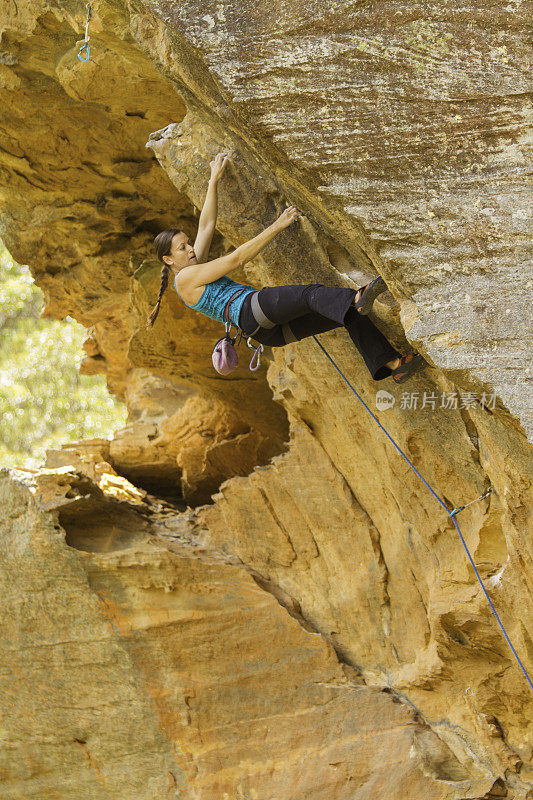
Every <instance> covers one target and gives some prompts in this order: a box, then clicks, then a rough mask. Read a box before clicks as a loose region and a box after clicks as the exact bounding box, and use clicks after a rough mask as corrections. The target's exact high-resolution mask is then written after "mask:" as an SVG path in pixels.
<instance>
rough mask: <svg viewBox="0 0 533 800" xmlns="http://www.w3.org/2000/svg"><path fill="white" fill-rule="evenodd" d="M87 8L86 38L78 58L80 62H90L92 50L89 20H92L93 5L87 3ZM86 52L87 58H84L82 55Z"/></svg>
mask: <svg viewBox="0 0 533 800" xmlns="http://www.w3.org/2000/svg"><path fill="white" fill-rule="evenodd" d="M86 8H87V21H86V23H85V38H84V40H83V45H82V46H81V48H80V51H79V53H78V58H79V59H80V61H88V60H89V52H90V48H89V20H90V19H91V4H90V3H87V5H86ZM84 50H86V51H87V58H84V57H83V56H82V53H83V51H84Z"/></svg>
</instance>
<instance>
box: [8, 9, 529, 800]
mask: <svg viewBox="0 0 533 800" xmlns="http://www.w3.org/2000/svg"><path fill="white" fill-rule="evenodd" d="M511 5H512V6H513V10H512V11H510V10H507V11H504V10H502V9H501V8H498V9H496V8H492V7H491V8H484V9H481V8H480V7H476V6H472V7H470V6H469V7H468V8H467V7H465V8H464V9H461V10H458V9H457V8H456V7H455V6H454V5H453V4H451V3H446V2H444V1H443V2H442V4H441V6H440V8H439V9H438V11H437V10H436V9H434V10H433V11H430V10H428V9H425V10H424V9H419V8H418V7H416V8H415V7H408V6H406V7H404V8H403V9H402V13H401V24H400V21H399V20H398V19H397V17H396V12H395V6H394V4H391V3H390V2H385V1H383V2H379V3H375V4H355V5H351V4H340V6H339V5H338V4H337V5H335V4H333V5H332V6H331V7H328V8H326V7H325V6H320V4H319V5H318V6H316V5H312V4H311V5H310V6H309V7H308V8H307V7H306V8H305V9H304V8H302V7H301V5H300V4H298V3H293V2H289V3H287V4H285V5H284V7H283V9H281V8H278V7H273V8H272V9H269V8H267V7H266V6H264V7H263V6H261V7H259V6H257V4H252V3H248V2H242V1H241V2H239V3H233V2H228V3H224V4H220V3H208V4H207V6H206V5H202V7H201V8H200V7H199V6H198V5H197V4H196V3H195V2H193V1H192V0H191V2H183V3H180V4H174V3H171V2H163V1H162V0H157V1H156V0H153V1H151V2H145V3H140V2H125V3H115V2H109V0H102V2H95V3H93V4H91V9H92V16H91V20H90V25H89V32H90V35H91V38H90V58H89V60H88V61H87V62H86V63H85V62H82V61H80V60H79V59H78V58H77V55H76V54H77V52H78V50H79V45H78V46H76V42H77V41H78V40H81V39H82V38H83V31H84V26H85V16H86V9H85V7H84V4H82V3H76V2H52V3H42V2H40V0H31V2H29V3H26V4H25V5H24V6H23V7H22V6H21V5H20V4H19V5H18V6H15V4H13V3H11V2H7V1H6V2H2V0H0V31H1V38H0V100H1V106H2V108H3V111H2V121H1V123H0V124H1V126H2V136H3V140H2V145H1V149H0V171H1V181H0V197H1V202H2V213H1V216H0V236H1V238H2V240H3V241H4V243H5V245H6V247H7V248H8V250H9V251H10V253H11V255H12V256H13V258H15V259H16V260H17V261H18V262H19V263H24V264H27V265H28V267H29V268H30V270H31V272H32V275H33V276H34V279H35V282H36V284H37V285H38V286H39V287H40V288H41V289H42V291H43V293H44V300H45V305H44V309H43V312H42V316H43V317H49V318H56V319H63V318H64V317H65V316H66V315H70V316H71V317H73V318H74V319H76V320H77V321H78V322H79V323H81V324H83V325H85V326H86V328H87V331H88V333H87V339H86V341H85V342H84V345H83V347H84V351H85V353H86V357H85V358H84V360H83V362H82V366H81V370H82V372H83V373H84V374H104V375H105V376H106V379H107V386H108V390H109V391H110V392H111V393H112V394H114V395H116V396H118V397H120V398H121V399H123V400H124V402H125V403H126V404H127V408H128V420H127V424H126V426H125V427H124V428H123V429H122V430H118V431H115V432H110V434H109V435H110V438H109V439H91V440H85V441H79V442H69V443H66V444H65V445H64V446H63V447H62V448H61V449H59V450H53V451H48V452H47V459H46V463H45V464H44V466H43V467H42V468H41V469H39V470H29V469H28V470H24V469H20V470H17V469H12V470H7V469H1V470H0V502H2V504H3V507H4V508H5V509H6V513H5V515H4V518H3V520H2V521H1V522H0V556H1V558H0V573H1V575H2V581H1V582H0V600H1V602H2V606H3V608H4V612H5V619H6V625H5V632H4V633H3V640H4V642H5V647H4V648H3V651H2V654H0V658H2V664H1V666H2V669H1V670H0V691H2V695H3V697H4V698H5V703H4V710H5V718H4V719H3V722H2V730H1V736H2V740H3V742H4V744H6V747H5V748H3V750H2V751H0V795H1V796H2V798H5V800H18V798H24V800H33V799H35V800H42V798H43V797H57V798H61V800H75V799H76V800H77V799H78V798H79V797H80V796H81V794H83V796H84V797H86V798H89V800H92V799H93V798H94V800H104V799H105V800H107V798H109V797H120V798H121V800H130V798H131V800H145V798H146V800H148V799H149V798H150V800H152V798H156V797H157V798H159V797H161V798H162V797H165V798H166V797H168V798H175V800H177V798H180V800H181V798H187V799H188V800H197V799H199V798H201V800H355V798H357V800H366V798H368V800H370V799H371V798H372V800H385V798H387V800H388V799H389V798H391V797H394V798H395V799H397V800H440V798H443V799H444V798H446V800H466V798H469V800H474V799H475V798H479V800H481V798H497V797H507V798H515V799H516V800H526V798H531V797H533V771H532V769H531V759H532V755H533V737H532V722H533V703H532V702H531V692H530V689H529V687H528V684H527V682H526V680H525V678H524V676H523V674H522V673H521V671H520V669H519V668H518V666H517V664H516V661H515V660H514V659H513V656H512V653H511V651H510V650H509V648H508V646H507V643H506V642H505V639H504V638H503V636H502V634H501V632H500V630H499V628H498V627H497V624H496V622H495V620H494V618H493V616H492V615H491V612H490V608H489V606H488V604H487V602H486V598H485V597H484V596H483V593H482V591H481V589H480V586H479V584H478V582H477V581H476V578H475V574H474V571H473V570H472V568H471V565H470V564H469V562H468V559H467V557H466V554H465V552H464V550H463V548H462V546H461V542H460V541H459V539H458V537H457V533H456V531H455V529H454V528H453V525H452V521H451V519H450V518H449V516H447V515H446V513H445V512H444V511H443V509H442V508H441V507H440V506H439V504H438V503H437V502H436V501H435V499H434V498H433V497H432V496H431V494H430V493H429V491H428V490H427V489H426V488H425V487H424V486H423V484H422V483H421V482H420V481H419V479H418V478H417V476H416V475H415V474H414V473H413V472H412V470H411V469H410V468H409V466H408V465H407V464H406V463H405V461H403V459H402V458H401V457H400V455H399V454H398V453H397V452H395V450H394V448H393V447H392V446H391V445H390V443H389V442H388V441H387V440H386V438H385V436H384V435H383V433H382V432H381V431H380V430H379V428H378V427H377V426H376V425H375V423H374V421H373V420H372V419H371V417H370V416H369V415H368V414H367V412H366V411H365V409H364V407H363V406H362V405H361V404H360V403H359V402H358V400H357V398H356V397H355V396H354V395H353V394H352V393H351V392H350V390H349V388H348V387H347V385H346V384H345V383H344V382H343V381H342V379H341V378H340V377H339V375H338V374H337V373H336V372H335V370H334V369H333V367H332V365H331V364H330V363H329V362H328V360H327V359H326V358H325V356H324V354H323V353H322V352H321V351H320V349H319V348H318V347H317V345H316V343H315V342H314V341H313V340H312V339H308V340H305V341H302V342H298V343H295V344H290V345H288V346H286V347H284V348H277V349H273V350H272V349H268V348H267V349H266V350H265V352H264V354H263V360H262V364H261V367H260V369H259V370H258V371H257V372H251V371H250V370H249V369H248V362H249V359H250V357H251V355H252V351H251V350H248V348H247V347H246V346H245V342H242V343H241V345H240V346H239V351H238V352H239V361H240V364H239V367H238V369H237V370H235V372H233V373H231V375H229V376H227V377H222V376H220V375H218V374H217V373H216V372H215V371H214V369H213V367H212V363H211V350H212V347H213V344H214V342H215V341H216V340H217V339H219V338H220V336H221V335H222V333H223V330H222V326H221V325H220V324H218V323H216V322H214V321H212V320H210V319H208V318H207V317H205V316H202V315H200V314H198V313H195V312H194V311H192V310H190V309H188V308H187V307H185V305H184V304H183V303H182V302H181V301H180V299H179V298H178V296H177V295H176V293H175V292H174V290H173V288H172V286H170V287H169V288H168V289H167V291H166V293H165V295H164V298H163V301H162V304H161V309H160V312H159V316H158V318H157V320H156V322H155V325H154V327H153V328H147V327H146V321H147V317H148V315H149V313H150V311H151V310H152V308H153V306H154V305H155V302H156V299H157V295H158V291H159V285H160V272H161V264H160V262H158V261H157V259H156V258H155V254H154V252H153V250H152V241H153V238H154V236H155V234H157V233H158V232H159V231H160V230H163V229H165V228H169V227H178V228H182V229H183V230H184V231H185V232H186V233H187V234H188V235H189V237H190V239H191V242H194V238H195V235H196V231H197V227H198V219H199V215H200V211H201V208H202V204H203V201H204V199H205V194H206V191H207V182H208V178H209V173H210V169H209V163H210V161H211V160H212V159H213V158H214V157H215V155H216V154H217V153H218V152H221V151H227V152H230V153H231V163H230V164H229V165H228V167H227V168H226V171H225V173H224V175H223V177H222V179H221V181H220V183H219V184H218V217H217V229H216V232H215V235H214V239H213V244H212V247H211V251H210V254H209V257H210V258H211V259H212V258H216V257H217V256H219V255H222V254H223V253H226V252H229V251H230V250H231V249H233V248H234V247H237V246H238V245H240V244H241V243H243V242H245V241H247V240H249V239H251V238H253V237H254V236H256V235H257V234H258V233H259V232H260V231H261V230H263V229H264V228H265V227H267V226H268V225H270V224H271V223H272V222H273V221H274V219H275V218H276V217H277V216H279V214H280V213H281V212H282V210H283V209H284V208H285V207H286V206H287V205H295V206H296V207H297V208H298V209H299V210H300V211H301V212H302V214H303V215H304V216H303V217H302V218H301V219H300V220H299V221H298V223H296V224H293V225H291V226H290V227H289V228H288V229H286V230H285V231H283V232H282V233H280V234H279V235H278V236H277V237H276V238H275V239H274V240H273V241H272V242H270V243H269V245H268V246H267V247H265V248H264V249H263V251H262V252H261V253H260V255H259V256H258V257H256V258H255V259H253V260H252V261H250V262H249V263H247V264H246V265H245V267H244V268H243V269H241V270H238V271H236V272H235V273H232V276H231V277H232V278H234V279H235V280H236V281H239V282H241V281H242V282H245V283H249V284H251V285H253V286H256V287H257V288H261V287H262V286H266V285H280V284H291V283H324V284H327V285H336V286H349V287H355V286H361V285H363V284H364V283H366V282H368V281H369V280H371V279H372V278H373V277H375V276H376V275H377V274H381V275H383V277H384V278H385V280H386V282H387V286H388V287H389V290H390V291H389V292H387V293H386V294H384V295H381V296H380V298H379V299H378V301H377V302H376V303H375V306H374V312H373V316H372V318H373V319H374V320H375V322H376V324H377V325H378V326H379V327H380V328H381V330H383V332H384V333H385V334H386V335H387V337H388V338H389V339H390V340H391V341H392V342H393V343H394V345H395V346H396V347H398V348H399V349H400V350H401V351H402V352H405V351H408V350H409V349H417V350H420V351H421V352H422V353H423V354H424V356H425V357H426V359H427V360H428V362H430V364H431V365H432V368H431V369H427V370H425V371H424V372H422V373H420V374H419V375H417V376H416V378H413V379H412V380H411V381H409V383H407V384H405V385H404V386H402V387H401V389H400V388H399V387H397V386H395V385H394V384H393V383H392V381H390V380H385V381H383V382H380V383H379V384H378V383H375V382H373V381H372V380H371V379H370V377H369V375H368V372H367V371H366V369H365V367H364V364H363V363H362V361H361V359H360V357H359V355H358V354H357V352H356V351H355V350H354V348H353V345H352V343H351V341H350V339H349V337H348V335H347V333H346V331H344V330H342V329H340V330H336V331H332V332H330V333H326V334H322V335H321V336H320V337H319V338H320V341H321V342H322V344H323V345H324V346H325V347H326V349H327V350H328V352H329V353H330V354H331V356H332V357H333V358H334V359H335V361H336V363H337V364H339V366H340V367H341V369H342V370H343V371H344V373H345V375H346V376H347V378H348V379H349V380H350V381H351V382H352V383H353V384H354V386H356V388H357V391H358V392H360V394H361V396H362V397H363V399H364V400H365V402H366V403H367V404H368V405H369V407H370V408H371V409H372V410H373V411H374V413H376V414H377V416H378V417H379V419H380V421H381V423H382V424H383V425H384V426H385V428H386V429H387V430H388V431H389V432H390V434H391V435H392V436H393V438H394V439H395V440H396V441H397V442H398V443H399V445H400V447H401V448H402V449H403V450H404V451H405V452H406V454H407V455H408V457H409V458H410V459H411V460H412V461H413V463H414V464H415V466H416V468H417V469H418V470H419V471H420V473H421V474H422V475H423V476H424V477H425V479H426V480H427V481H428V482H429V483H430V485H431V486H433V487H434V488H435V491H436V492H437V493H438V494H439V496H440V497H442V498H443V499H444V501H445V502H446V503H447V505H448V507H449V508H450V509H453V508H455V507H457V506H459V505H464V504H466V503H467V502H469V501H471V500H473V499H474V498H476V497H479V496H480V495H482V494H483V493H484V492H486V491H487V489H489V488H490V489H491V493H490V494H489V495H488V496H487V497H486V498H485V499H484V500H482V501H480V502H478V503H474V504H472V505H471V506H469V507H468V508H467V509H465V510H464V511H463V512H461V514H460V515H459V516H458V521H459V523H460V525H461V530H462V532H463V535H464V537H465V540H466V542H467V544H468V547H469V549H470V552H471V553H472V555H473V558H474V561H475V563H476V566H477V569H478V571H479V574H480V575H481V577H482V579H483V580H484V582H485V585H486V588H487V591H488V593H489V596H490V597H491V600H492V602H493V603H494V606H495V607H496V608H497V611H498V614H499V615H500V617H501V619H502V621H503V622H504V624H505V627H506V629H507V631H508V633H509V635H510V637H511V639H512V641H513V643H514V645H515V647H516V649H517V651H518V652H519V653H520V657H521V658H522V661H523V662H524V664H525V665H526V667H529V668H531V665H532V664H533V641H532V638H531V637H532V633H531V612H530V609H531V599H532V598H531V594H532V571H533V563H532V546H531V541H532V540H531V508H532V507H533V504H532V497H531V495H532V489H531V487H532V480H531V475H532V472H533V470H532V469H531V445H530V443H529V441H528V435H529V434H530V431H531V408H530V403H529V396H530V387H531V382H530V376H529V373H527V372H526V371H525V369H524V365H525V364H526V363H527V362H528V357H529V352H530V348H531V331H530V330H529V327H528V326H527V319H528V308H529V303H530V299H531V291H530V290H531V281H529V282H528V278H527V274H528V273H527V269H526V266H525V265H526V263H527V262H526V251H527V248H526V244H527V235H526V234H527V225H526V222H527V220H526V219H525V217H524V214H523V209H524V207H525V206H524V203H523V200H524V194H523V189H522V183H523V173H524V169H525V162H524V157H523V151H522V137H523V128H524V121H525V119H526V116H525V105H524V102H523V101H524V98H523V97H522V95H521V87H523V84H524V81H525V77H524V68H523V64H524V63H525V56H524V42H523V34H522V29H523V27H524V26H523V22H524V20H521V19H520V13H521V12H520V10H519V8H518V6H517V7H516V8H514V6H515V5H516V4H511ZM472 19H475V25H474V26H473V27H472V26H470V29H469V32H468V35H466V33H465V28H466V24H467V22H470V21H471V20H472ZM480 54H481V55H480ZM480 64H482V65H483V69H482V70H481V72H480ZM498 304H500V305H498ZM378 389H384V390H385V391H387V392H388V393H389V394H390V395H391V396H392V398H393V401H394V402H393V404H392V405H390V406H389V407H388V408H387V409H386V410H379V409H378V407H377V405H376V391H377V390H378ZM406 394H408V395H409V397H411V399H410V400H409V401H408V400H407V397H406ZM483 394H484V395H485V396H490V397H492V398H493V403H492V404H490V405H487V404H486V403H485V404H483V403H482V402H480V400H479V398H481V397H482V395H483ZM413 395H416V402H415V401H414V400H413V399H412V396H413ZM443 398H455V403H454V402H450V401H448V402H447V404H446V405H445V404H444V402H443ZM30 688H31V694H30V691H29V690H30Z"/></svg>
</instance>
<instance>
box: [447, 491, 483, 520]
mask: <svg viewBox="0 0 533 800" xmlns="http://www.w3.org/2000/svg"><path fill="white" fill-rule="evenodd" d="M491 492H492V487H490V486H489V488H488V489H487V491H486V492H484V494H480V495H479V497H476V499H475V500H471V501H470V502H469V503H467V504H466V506H458V507H457V508H454V510H453V511H450V514H449V516H450V517H455V515H456V514H459V512H460V511H464V509H465V508H468V506H471V505H472V503H477V501H478V500H484V499H485V497H488V495H489V494H490V493H491Z"/></svg>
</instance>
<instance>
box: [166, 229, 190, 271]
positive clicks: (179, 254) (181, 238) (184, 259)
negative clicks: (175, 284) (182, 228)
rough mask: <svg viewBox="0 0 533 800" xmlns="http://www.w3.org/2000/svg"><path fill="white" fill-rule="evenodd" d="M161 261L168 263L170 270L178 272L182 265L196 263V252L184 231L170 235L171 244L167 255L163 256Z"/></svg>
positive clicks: (186, 265)
mask: <svg viewBox="0 0 533 800" xmlns="http://www.w3.org/2000/svg"><path fill="white" fill-rule="evenodd" d="M163 261H164V262H165V264H168V265H169V267H170V269H171V270H172V272H175V273H177V272H179V271H180V269H183V267H188V266H189V265H190V264H196V263H197V262H196V253H195V252H194V247H193V246H192V244H191V243H190V241H189V237H188V236H187V234H186V233H175V234H174V236H173V237H172V246H171V248H170V253H169V255H168V256H163Z"/></svg>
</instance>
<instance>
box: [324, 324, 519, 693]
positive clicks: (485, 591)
mask: <svg viewBox="0 0 533 800" xmlns="http://www.w3.org/2000/svg"><path fill="white" fill-rule="evenodd" d="M313 339H314V340H315V342H316V343H317V345H318V346H319V347H320V349H321V350H322V352H323V353H324V354H325V355H326V356H327V357H328V358H329V360H330V361H331V363H332V364H333V366H334V367H335V369H336V370H337V372H338V373H339V375H340V376H341V378H342V379H343V380H344V381H345V382H346V383H347V384H348V386H349V387H350V389H351V390H352V392H353V393H354V394H355V396H356V397H357V399H358V400H359V401H360V402H361V403H362V404H363V405H364V407H365V408H366V410H367V411H368V413H369V414H370V416H371V417H373V419H374V421H375V422H377V424H378V425H379V427H380V428H381V430H382V431H383V433H384V434H385V436H386V437H387V438H388V439H389V440H390V441H391V442H392V444H393V445H394V447H395V448H396V450H397V451H398V452H399V453H400V455H401V456H402V457H403V458H404V459H405V461H407V463H408V464H409V466H410V467H411V469H412V470H413V472H415V473H416V474H417V475H418V477H419V478H420V480H421V481H422V483H423V484H424V485H425V486H427V488H428V489H429V491H430V492H431V494H432V495H433V497H434V498H435V499H436V500H438V502H439V503H440V504H441V506H442V507H443V508H444V509H445V511H446V512H447V514H448V516H449V517H451V519H452V522H453V524H454V525H455V527H456V529H457V533H458V534H459V537H460V539H461V543H462V545H463V547H464V549H465V550H466V554H467V556H468V558H469V561H470V563H471V564H472V568H473V570H474V572H475V573H476V578H477V579H478V581H479V585H480V586H481V588H482V589H483V593H484V595H485V597H486V598H487V600H488V603H489V606H490V607H491V610H492V613H493V614H494V617H495V618H496V622H497V623H498V625H499V626H500V628H501V631H502V633H503V635H504V636H505V639H506V641H507V644H508V645H509V647H510V648H511V650H512V652H513V655H514V657H515V658H516V660H517V662H518V664H519V666H520V669H521V670H522V672H523V673H524V675H525V676H526V680H527V682H528V683H529V685H530V687H531V689H532V690H533V682H532V681H531V678H530V677H529V675H528V673H527V670H526V668H525V667H524V665H523V664H522V662H521V660H520V657H519V655H518V653H517V652H516V650H515V649H514V647H513V643H512V642H511V640H510V639H509V637H508V635H507V631H506V630H505V628H504V627H503V624H502V621H501V620H500V618H499V616H498V613H497V611H496V609H495V608H494V606H493V604H492V601H491V599H490V597H489V595H488V593H487V590H486V589H485V586H484V584H483V581H482V580H481V576H480V574H479V572H478V571H477V567H476V565H475V564H474V559H473V558H472V556H471V554H470V550H469V549H468V547H467V544H466V542H465V540H464V538H463V534H462V533H461V529H460V528H459V525H458V524H457V520H456V519H455V517H456V515H457V514H458V513H459V512H460V511H462V510H463V508H466V506H459V508H454V509H453V511H450V509H449V508H448V506H447V505H446V503H445V502H444V500H442V499H441V498H440V497H439V495H438V494H437V493H436V492H435V491H434V490H433V489H432V488H431V486H430V485H429V483H428V482H427V481H426V480H425V478H423V477H422V475H421V474H420V473H419V471H418V470H417V468H416V467H415V465H414V464H413V463H412V462H411V461H410V460H409V459H408V458H407V456H406V455H405V453H404V452H403V450H402V449H401V447H400V446H399V445H397V444H396V442H395V441H394V439H393V438H392V436H391V435H390V434H389V433H388V432H387V431H386V430H385V428H384V427H383V425H382V424H381V422H380V421H379V419H378V418H377V417H376V415H375V414H374V413H373V412H372V411H371V410H370V408H369V407H368V406H367V404H366V403H365V401H364V400H363V398H362V397H361V395H360V394H359V393H358V392H357V390H356V389H354V387H353V386H352V384H351V383H350V381H349V380H348V378H347V377H346V376H345V375H344V373H343V372H342V371H341V370H340V369H339V367H338V366H337V364H336V363H335V361H334V360H333V359H332V357H331V356H330V354H329V353H328V352H327V350H326V349H325V348H324V347H323V346H322V345H321V344H320V342H319V341H318V339H317V338H316V336H313ZM487 494H488V491H487V492H485V494H484V495H482V497H486V496H487ZM478 499H481V498H478ZM472 502H474V501H472ZM467 505H470V503H467Z"/></svg>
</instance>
